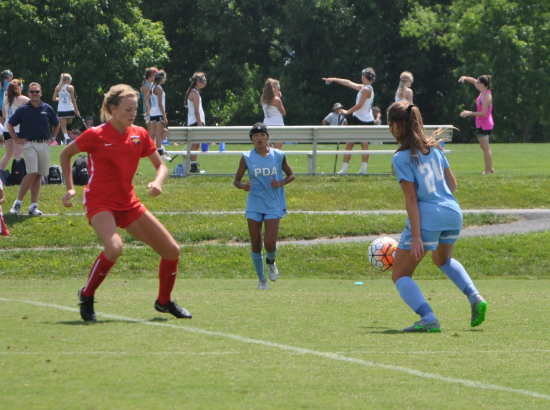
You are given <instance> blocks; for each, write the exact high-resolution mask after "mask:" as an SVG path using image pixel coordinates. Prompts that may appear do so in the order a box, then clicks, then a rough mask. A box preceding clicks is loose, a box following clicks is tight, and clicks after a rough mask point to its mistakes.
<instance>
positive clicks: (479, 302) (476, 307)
mask: <svg viewBox="0 0 550 410" xmlns="http://www.w3.org/2000/svg"><path fill="white" fill-rule="evenodd" d="M486 312H487V302H486V301H485V299H483V298H482V297H481V296H480V295H477V296H476V301H475V302H474V303H472V320H471V322H470V326H472V327H476V326H479V325H480V324H482V323H483V322H484V320H485V313H486Z"/></svg>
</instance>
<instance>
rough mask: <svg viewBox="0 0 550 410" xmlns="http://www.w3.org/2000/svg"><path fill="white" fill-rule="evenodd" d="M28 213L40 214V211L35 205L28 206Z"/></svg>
mask: <svg viewBox="0 0 550 410" xmlns="http://www.w3.org/2000/svg"><path fill="white" fill-rule="evenodd" d="M29 215H34V216H39V215H42V211H41V210H40V209H38V207H37V206H33V207H30V208H29Z"/></svg>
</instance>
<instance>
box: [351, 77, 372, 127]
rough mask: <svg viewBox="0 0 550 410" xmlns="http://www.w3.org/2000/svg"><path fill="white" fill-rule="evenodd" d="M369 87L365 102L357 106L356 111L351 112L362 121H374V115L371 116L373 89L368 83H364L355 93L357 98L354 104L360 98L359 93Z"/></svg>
mask: <svg viewBox="0 0 550 410" xmlns="http://www.w3.org/2000/svg"><path fill="white" fill-rule="evenodd" d="M367 88H368V89H370V97H369V98H367V99H366V100H365V103H364V104H363V106H362V107H361V108H359V109H358V110H357V111H354V112H353V116H354V117H357V118H358V119H359V120H361V121H363V122H371V121H374V117H373V116H372V105H373V102H374V90H373V89H372V87H371V86H370V85H366V86H364V87H363V88H361V90H360V91H359V92H358V93H357V98H356V99H355V104H358V103H359V101H360V100H361V95H362V94H363V92H364V91H366V89H367Z"/></svg>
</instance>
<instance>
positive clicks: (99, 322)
mask: <svg viewBox="0 0 550 410" xmlns="http://www.w3.org/2000/svg"><path fill="white" fill-rule="evenodd" d="M45 323H47V324H55V325H68V326H93V325H102V324H106V323H137V322H132V321H129V320H112V319H111V320H97V321H95V322H94V321H88V322H85V321H84V320H63V321H61V322H54V323H52V322H45Z"/></svg>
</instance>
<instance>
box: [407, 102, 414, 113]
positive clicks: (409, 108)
mask: <svg viewBox="0 0 550 410" xmlns="http://www.w3.org/2000/svg"><path fill="white" fill-rule="evenodd" d="M412 107H416V105H414V104H410V105H409V106H408V107H407V112H408V113H409V114H410V113H411V110H412Z"/></svg>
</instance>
